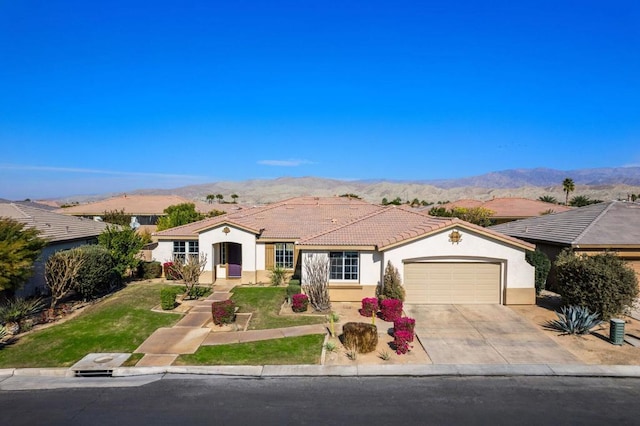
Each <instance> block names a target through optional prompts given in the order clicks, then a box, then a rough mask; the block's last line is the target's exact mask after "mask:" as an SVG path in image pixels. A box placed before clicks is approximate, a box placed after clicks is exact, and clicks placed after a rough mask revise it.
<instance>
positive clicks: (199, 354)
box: [174, 334, 324, 365]
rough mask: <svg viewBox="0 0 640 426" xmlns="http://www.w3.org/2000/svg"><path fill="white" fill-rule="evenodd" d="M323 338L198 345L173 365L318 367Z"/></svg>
mask: <svg viewBox="0 0 640 426" xmlns="http://www.w3.org/2000/svg"><path fill="white" fill-rule="evenodd" d="M323 341H324V335H322V334H311V335H308V336H300V337H285V338H282V339H273V340H262V341H259V342H250V343H236V344H233V345H220V346H201V347H200V348H199V349H198V350H197V351H196V353H194V354H189V355H180V356H179V357H178V359H176V361H175V362H174V365H287V364H319V363H320V355H321V353H322V342H323Z"/></svg>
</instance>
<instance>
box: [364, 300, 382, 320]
mask: <svg viewBox="0 0 640 426" xmlns="http://www.w3.org/2000/svg"><path fill="white" fill-rule="evenodd" d="M378 309H379V307H378V298H377V297H365V298H364V299H362V309H360V315H362V316H363V317H367V318H371V317H372V316H374V315H375V314H376V313H377V312H378Z"/></svg>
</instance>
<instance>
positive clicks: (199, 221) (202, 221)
mask: <svg viewBox="0 0 640 426" xmlns="http://www.w3.org/2000/svg"><path fill="white" fill-rule="evenodd" d="M224 216H226V215H224V214H221V215H218V216H213V217H205V218H204V219H201V220H197V221H195V222H189V223H185V224H184V225H180V226H174V227H173V228H167V229H163V230H162V231H156V232H154V233H153V234H154V235H158V234H161V233H163V232H167V231H175V230H177V229H181V228H186V227H188V226H193V225H194V224H196V223H204V222H207V223H209V222H215V220H217V219H220V218H222V217H224Z"/></svg>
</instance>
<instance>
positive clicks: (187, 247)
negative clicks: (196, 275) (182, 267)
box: [173, 241, 199, 262]
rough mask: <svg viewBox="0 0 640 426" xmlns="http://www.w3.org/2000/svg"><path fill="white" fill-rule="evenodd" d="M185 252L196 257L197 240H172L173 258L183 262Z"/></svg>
mask: <svg viewBox="0 0 640 426" xmlns="http://www.w3.org/2000/svg"><path fill="white" fill-rule="evenodd" d="M187 254H188V255H189V256H190V257H192V256H195V257H196V259H197V258H198V256H199V245H198V242H197V241H174V242H173V259H174V260H178V259H179V260H181V261H182V262H185V261H186V259H187Z"/></svg>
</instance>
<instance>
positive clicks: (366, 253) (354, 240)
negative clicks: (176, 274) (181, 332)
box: [152, 197, 535, 304]
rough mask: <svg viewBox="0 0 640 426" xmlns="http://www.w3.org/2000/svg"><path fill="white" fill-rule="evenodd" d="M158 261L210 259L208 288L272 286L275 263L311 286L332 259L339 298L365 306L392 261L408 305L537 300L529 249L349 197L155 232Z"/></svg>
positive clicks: (303, 200) (296, 201) (302, 201)
mask: <svg viewBox="0 0 640 426" xmlns="http://www.w3.org/2000/svg"><path fill="white" fill-rule="evenodd" d="M154 238H155V239H156V240H157V243H158V244H157V246H156V248H155V249H154V250H153V253H152V256H153V258H154V260H156V261H160V262H167V261H171V260H172V259H174V258H175V257H176V256H187V255H201V254H205V255H206V256H207V263H206V267H205V272H204V273H203V275H202V276H201V282H203V283H212V282H215V281H216V280H218V279H225V280H228V279H237V280H238V281H239V282H242V283H256V282H268V281H269V271H270V269H272V268H273V267H275V266H278V267H282V268H286V269H288V270H290V271H291V273H292V274H294V275H296V276H298V277H300V278H301V280H302V284H305V279H306V273H305V265H306V264H307V263H308V262H309V260H310V259H311V258H312V257H315V256H321V257H322V258H325V259H328V261H329V263H330V272H329V293H330V297H331V300H333V301H360V300H361V299H362V298H364V297H371V296H373V295H374V294H375V289H376V287H377V286H379V285H380V283H381V281H382V279H383V276H384V269H385V266H386V264H387V261H391V262H392V264H393V265H394V266H396V267H397V268H398V270H399V271H400V273H401V275H402V277H403V285H404V286H405V288H406V292H407V302H410V303H432V304H448V303H502V304H533V303H535V289H534V269H533V267H532V266H531V265H529V264H528V263H527V262H526V261H525V252H526V251H527V250H533V249H534V246H533V245H532V244H529V243H526V242H524V241H521V240H518V239H516V238H513V237H509V236H507V235H504V234H501V233H498V232H495V231H492V230H488V229H486V228H482V227H479V226H476V225H473V224H470V223H467V222H464V221H461V220H459V219H456V218H438V217H432V216H429V215H428V214H426V212H420V211H416V210H414V209H411V208H408V207H404V206H398V207H397V206H379V205H374V204H370V203H367V202H365V201H362V200H357V199H350V198H343V197H329V198H318V197H300V198H293V199H289V200H285V201H282V202H279V203H275V204H271V205H268V206H264V207H256V208H252V209H245V210H242V211H240V212H237V213H228V214H226V215H224V216H218V217H213V218H209V219H205V220H202V221H199V222H195V223H191V224H188V225H184V226H180V227H176V228H172V229H168V230H165V231H162V232H157V233H155V234H154Z"/></svg>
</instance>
